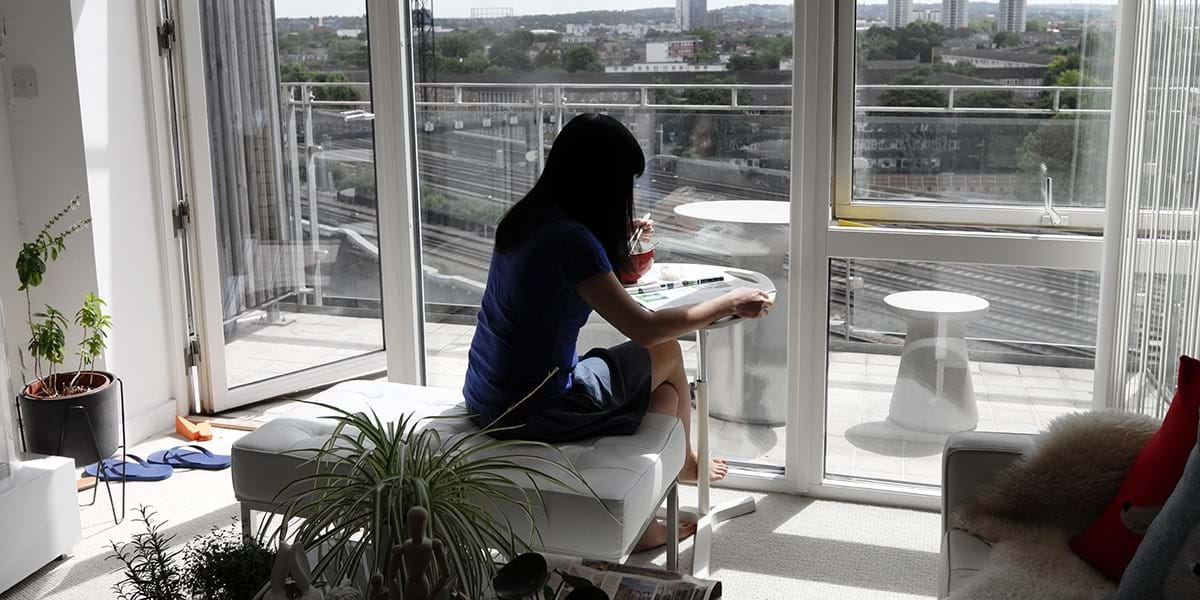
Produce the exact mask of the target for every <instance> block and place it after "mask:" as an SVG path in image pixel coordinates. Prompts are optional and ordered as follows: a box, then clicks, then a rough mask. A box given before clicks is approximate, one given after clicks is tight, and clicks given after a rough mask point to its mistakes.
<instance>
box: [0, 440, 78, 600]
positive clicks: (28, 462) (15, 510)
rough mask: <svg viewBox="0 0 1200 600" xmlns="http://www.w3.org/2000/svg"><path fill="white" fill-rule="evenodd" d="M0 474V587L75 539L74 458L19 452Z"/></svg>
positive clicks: (28, 572)
mask: <svg viewBox="0 0 1200 600" xmlns="http://www.w3.org/2000/svg"><path fill="white" fill-rule="evenodd" d="M18 458H21V459H22V460H18V461H16V462H13V463H12V464H11V465H10V467H11V469H10V471H9V473H8V475H7V476H5V477H3V478H0V531H2V532H4V533H3V536H0V537H2V538H3V540H2V541H0V592H3V591H4V590H7V589H8V588H10V587H12V586H14V585H16V584H17V582H19V581H21V580H22V579H24V578H26V577H28V576H29V575H31V574H33V572H34V571H37V570H38V569H40V568H42V567H43V566H45V565H46V564H48V563H50V562H51V561H53V560H54V559H56V558H58V557H59V556H62V555H64V554H70V553H71V549H72V548H74V547H75V544H77V543H79V540H80V538H81V537H82V531H81V529H80V525H79V506H78V500H77V491H76V488H75V461H73V460H71V459H69V458H64V457H61V456H37V455H25V456H21V457H18Z"/></svg>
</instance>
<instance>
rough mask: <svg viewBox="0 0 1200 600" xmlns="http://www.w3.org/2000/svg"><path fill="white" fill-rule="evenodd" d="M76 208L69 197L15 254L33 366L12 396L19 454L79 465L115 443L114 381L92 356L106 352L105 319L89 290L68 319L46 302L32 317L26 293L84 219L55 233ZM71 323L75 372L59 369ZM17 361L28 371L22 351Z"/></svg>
mask: <svg viewBox="0 0 1200 600" xmlns="http://www.w3.org/2000/svg"><path fill="white" fill-rule="evenodd" d="M78 206H79V198H78V197H76V198H75V199H74V200H72V201H71V202H70V203H68V204H67V206H66V207H65V208H63V209H62V210H60V211H59V212H58V214H56V215H54V216H53V217H51V219H50V221H49V222H48V223H46V225H45V226H44V227H42V229H41V231H39V232H38V234H37V237H36V238H34V240H33V241H32V242H26V243H24V244H22V245H21V251H20V253H19V254H18V255H17V264H16V268H17V277H18V280H19V281H20V287H18V288H17V289H18V290H20V291H22V292H25V303H26V315H27V319H26V322H27V323H28V325H29V343H28V344H27V345H26V348H25V350H26V351H27V352H28V358H29V359H31V360H32V361H33V377H32V379H28V378H27V379H26V381H27V382H28V383H26V385H25V388H24V389H22V390H21V393H20V395H19V399H18V419H19V425H20V427H21V434H22V436H23V439H24V441H25V448H26V450H28V451H30V452H36V453H39V454H57V455H60V456H69V457H71V458H74V459H75V463H76V464H77V465H82V464H86V463H93V462H96V461H99V460H101V459H102V458H105V457H107V456H110V455H111V454H113V452H115V451H116V450H117V448H118V447H119V445H120V443H121V440H120V437H121V436H120V421H121V419H120V415H119V412H118V411H119V410H120V408H121V407H120V393H119V389H118V387H119V386H118V385H117V383H118V382H117V381H116V378H115V377H114V376H113V375H112V374H111V373H106V372H104V371H97V370H96V369H95V363H96V359H97V358H99V357H100V356H101V354H103V352H104V349H105V348H106V347H107V338H108V330H109V329H110V328H111V327H112V317H110V316H109V315H108V314H106V313H105V312H104V307H105V303H104V301H103V300H101V299H100V298H99V297H97V296H96V295H95V294H94V293H88V294H87V296H86V297H85V298H84V300H83V306H82V307H81V308H80V309H79V310H78V311H77V312H76V313H75V316H74V319H71V320H68V318H67V315H66V314H64V313H62V312H61V311H59V310H58V309H56V308H54V307H53V306H50V305H46V306H45V308H44V309H42V310H41V311H40V312H34V309H33V299H32V297H31V293H30V292H31V290H32V289H33V288H36V287H38V286H39V285H41V283H42V279H43V277H44V276H45V274H46V270H47V267H48V265H49V264H50V263H53V262H54V261H55V260H57V259H58V257H59V256H60V255H61V254H62V253H63V252H64V251H65V250H66V242H67V238H69V237H70V236H71V235H72V234H74V233H76V232H78V231H80V230H82V229H84V228H85V227H87V226H88V224H89V223H90V222H91V219H83V220H80V221H78V222H76V223H75V224H73V225H70V226H68V227H66V228H64V229H61V230H60V231H59V232H58V233H55V228H56V227H57V226H58V225H59V222H60V221H62V219H63V218H64V217H66V216H67V214H68V213H70V212H71V211H72V210H74V209H75V208H77V207H78ZM72 321H73V322H74V324H75V325H77V326H79V327H80V328H82V330H83V339H82V340H81V341H80V342H79V346H78V348H77V349H76V351H75V352H74V354H75V358H76V360H77V362H76V364H77V368H76V370H74V371H63V370H62V367H63V365H64V363H65V362H66V361H67V353H68V349H67V331H68V329H69V328H70V326H71V324H72ZM21 364H22V367H23V368H28V367H29V365H28V364H27V362H26V354H25V352H22V353H21Z"/></svg>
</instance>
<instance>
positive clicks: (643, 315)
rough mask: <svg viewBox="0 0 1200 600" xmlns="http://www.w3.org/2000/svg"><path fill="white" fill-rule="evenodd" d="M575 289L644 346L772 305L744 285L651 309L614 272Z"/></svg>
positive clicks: (757, 313)
mask: <svg viewBox="0 0 1200 600" xmlns="http://www.w3.org/2000/svg"><path fill="white" fill-rule="evenodd" d="M575 290H576V291H577V292H579V295H580V296H581V297H582V298H583V300H584V301H585V302H587V303H588V305H589V306H591V307H592V308H593V309H595V311H596V312H598V313H600V316H602V317H604V319H605V320H606V321H608V322H609V323H611V324H612V326H613V327H616V328H617V330H618V331H620V332H621V333H623V334H625V336H626V337H628V338H629V339H631V340H633V341H634V343H636V344H638V345H640V346H644V347H647V348H648V347H650V346H656V345H658V344H661V343H663V342H666V341H668V340H673V339H675V338H677V337H679V336H681V335H683V334H685V333H688V332H691V331H696V330H697V329H700V328H702V327H705V326H707V325H709V324H710V323H712V322H713V321H716V320H717V319H720V318H722V317H728V316H731V315H737V316H739V317H742V318H744V319H757V318H758V317H760V316H763V315H766V314H767V312H768V311H769V310H770V308H771V304H772V302H771V298H770V296H768V295H767V293H766V292H763V291H761V290H752V289H747V288H741V289H737V290H734V291H732V292H729V293H728V294H725V295H724V296H721V297H720V298H714V299H712V300H708V301H707V302H701V303H700V304H697V305H695V306H688V307H683V308H668V309H666V310H660V311H657V312H650V311H648V310H646V309H644V308H642V307H641V306H640V305H639V304H638V303H637V302H634V300H633V298H631V297H629V293H628V292H626V291H625V288H624V287H622V286H621V282H619V281H617V277H616V276H615V275H613V274H612V273H611V272H610V273H601V274H599V275H594V276H592V277H589V278H587V279H584V280H583V281H581V282H580V283H579V285H578V286H576V288H575Z"/></svg>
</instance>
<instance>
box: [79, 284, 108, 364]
mask: <svg viewBox="0 0 1200 600" xmlns="http://www.w3.org/2000/svg"><path fill="white" fill-rule="evenodd" d="M105 306H108V305H107V304H106V303H105V302H104V301H103V300H101V299H100V297H99V296H97V295H96V294H92V293H88V295H87V296H85V297H84V299H83V306H82V307H80V309H79V312H77V313H75V324H76V325H78V326H80V327H82V328H83V341H81V342H80V343H79V350H78V351H77V352H76V354H77V355H79V370H80V371H84V370H91V369H92V368H93V367H94V366H95V364H96V359H97V358H100V355H101V354H102V353H103V352H104V349H105V348H107V347H108V341H107V340H108V330H109V329H111V328H112V316H111V315H108V314H106V313H105V312H104V307H105Z"/></svg>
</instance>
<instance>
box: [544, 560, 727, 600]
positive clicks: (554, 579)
mask: <svg viewBox="0 0 1200 600" xmlns="http://www.w3.org/2000/svg"><path fill="white" fill-rule="evenodd" d="M546 560H547V561H549V563H550V581H549V582H548V583H547V585H548V586H549V588H550V590H552V591H553V592H554V596H553V597H554V600H563V599H565V598H566V597H567V595H568V594H570V593H571V591H572V590H574V589H575V587H577V586H576V585H572V582H574V583H575V584H577V585H582V584H583V580H587V581H588V582H590V583H591V584H592V585H594V586H596V587H598V588H600V589H602V590H604V592H605V593H606V594H608V597H609V598H610V599H611V600H713V599H716V598H720V597H721V582H720V581H710V580H706V579H696V578H695V577H691V576H688V575H683V574H680V573H671V572H670V571H664V570H661V569H652V568H644V567H635V566H630V565H623V564H620V563H611V562H606V561H600V560H590V559H581V558H569V557H565V556H550V555H547V556H546Z"/></svg>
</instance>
